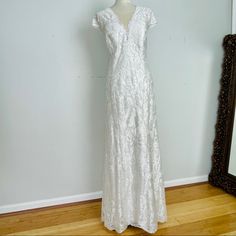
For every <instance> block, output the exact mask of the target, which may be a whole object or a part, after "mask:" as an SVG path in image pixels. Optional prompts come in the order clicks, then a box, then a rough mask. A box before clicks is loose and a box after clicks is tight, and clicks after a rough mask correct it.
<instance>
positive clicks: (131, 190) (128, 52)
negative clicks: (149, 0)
mask: <svg viewBox="0 0 236 236" xmlns="http://www.w3.org/2000/svg"><path fill="white" fill-rule="evenodd" d="M156 24H157V20H156V18H155V16H154V13H153V11H152V10H151V9H150V8H148V7H143V6H136V8H135V11H134V13H133V15H132V17H131V19H130V21H129V24H128V26H127V27H125V26H124V25H123V24H122V23H121V21H120V19H119V17H118V16H117V15H116V14H115V13H114V12H113V10H112V9H111V8H106V9H104V10H101V11H99V12H97V13H96V14H95V15H94V16H93V19H92V26H93V27H95V28H96V29H98V30H100V31H101V32H102V33H104V36H105V40H106V44H107V48H108V50H109V55H110V60H109V67H108V73H107V77H106V133H105V162H104V174H103V196H102V211H101V221H102V222H104V225H105V226H106V227H107V228H108V229H110V230H116V232H117V233H122V232H123V231H124V230H125V229H126V228H127V227H128V225H132V226H136V227H140V228H142V229H143V230H145V231H147V232H149V233H154V232H155V231H157V229H158V221H159V222H165V221H167V210H166V200H165V190H164V183H163V176H162V172H161V160H160V147H159V140H158V130H157V112H156V104H155V94H154V91H153V80H152V75H151V73H150V71H149V68H148V65H147V60H146V41H147V40H146V39H147V32H148V29H149V28H151V27H153V26H155V25H156Z"/></svg>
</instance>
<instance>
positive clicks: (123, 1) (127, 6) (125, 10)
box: [110, 0, 136, 29]
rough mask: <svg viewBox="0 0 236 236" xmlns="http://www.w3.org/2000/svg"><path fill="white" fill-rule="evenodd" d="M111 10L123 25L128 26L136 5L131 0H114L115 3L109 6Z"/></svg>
mask: <svg viewBox="0 0 236 236" xmlns="http://www.w3.org/2000/svg"><path fill="white" fill-rule="evenodd" d="M110 8H111V9H112V10H113V12H114V13H115V14H116V15H117V17H118V18H119V20H120V22H121V23H122V24H123V25H124V27H125V28H126V29H127V28H128V23H129V21H130V19H131V18H132V16H133V14H134V12H135V9H136V6H135V5H134V4H133V3H132V1H131V0H116V2H115V4H114V5H112V6H111V7H110Z"/></svg>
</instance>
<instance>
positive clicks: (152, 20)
mask: <svg viewBox="0 0 236 236" xmlns="http://www.w3.org/2000/svg"><path fill="white" fill-rule="evenodd" d="M145 11H146V16H147V28H148V29H150V28H152V27H154V26H156V25H157V18H156V16H155V13H154V12H153V10H152V9H151V8H149V7H145Z"/></svg>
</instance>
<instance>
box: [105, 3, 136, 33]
mask: <svg viewBox="0 0 236 236" xmlns="http://www.w3.org/2000/svg"><path fill="white" fill-rule="evenodd" d="M108 9H109V10H110V11H111V13H112V14H113V15H114V16H115V18H116V19H117V21H118V24H119V25H120V26H121V27H122V28H123V29H124V31H125V33H126V34H128V33H129V28H130V24H131V22H132V21H133V18H134V16H135V15H136V12H137V9H138V6H137V5H136V6H135V9H134V12H133V14H132V16H131V17H130V19H129V22H128V25H127V28H126V27H125V25H124V24H123V23H122V22H121V20H120V18H119V16H118V15H117V14H116V13H115V12H114V11H113V10H112V8H111V7H108Z"/></svg>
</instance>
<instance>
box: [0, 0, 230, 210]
mask: <svg viewBox="0 0 236 236" xmlns="http://www.w3.org/2000/svg"><path fill="white" fill-rule="evenodd" d="M135 3H136V4H138V5H143V6H148V7H151V8H152V9H153V11H154V12H155V14H156V16H157V18H158V23H159V24H158V26H157V27H155V28H153V29H152V30H151V31H150V33H149V38H148V59H149V63H150V68H151V71H152V73H153V78H154V85H155V91H156V97H157V101H156V102H157V109H158V120H159V123H158V125H159V137H160V148H161V156H162V164H163V175H164V178H165V181H166V186H167V185H168V183H169V185H171V183H172V185H174V183H177V182H178V180H179V181H180V182H181V181H182V179H184V178H187V179H188V178H190V179H189V180H191V178H193V179H194V178H201V177H202V176H203V177H205V178H206V177H207V175H208V173H209V170H210V160H211V153H212V142H213V139H214V132H215V130H214V125H215V122H216V111H217V105H218V101H217V96H218V92H219V79H220V73H221V63H222V57H223V49H222V47H221V44H222V40H223V37H224V35H226V34H228V33H230V32H231V0H224V1H222V0H174V1H173V0H165V1H164V0H163V1H161V0H155V1H154V0H146V1H141V0H140V1H135ZM112 4H113V1H108V0H100V1H93V0H88V1H84V2H83V3H82V2H81V1H77V0H59V1H58V0H40V1H39V0H0V50H1V53H0V117H1V122H0V206H1V208H0V212H1V211H2V212H4V211H5V212H6V211H11V210H13V209H16V208H17V207H16V206H17V205H14V204H18V203H27V202H31V201H39V200H42V201H45V202H47V201H48V199H51V198H53V199H54V198H57V197H62V199H67V200H68V199H69V198H67V197H68V196H72V198H71V201H72V199H73V196H75V197H74V200H76V199H77V200H78V199H82V198H83V197H81V196H82V195H80V194H83V193H99V194H100V193H101V192H100V191H101V181H102V178H101V176H102V167H103V160H104V155H103V153H104V150H103V135H104V125H105V121H104V111H105V110H104V109H105V107H104V101H105V97H104V96H105V74H106V70H107V61H108V51H107V49H106V45H105V41H104V37H103V35H102V33H100V32H99V31H96V30H95V29H93V28H92V26H91V19H92V16H93V14H95V12H96V11H99V10H101V9H104V8H106V7H108V6H110V5H112ZM168 181H169V182H168ZM182 182H183V181H182ZM190 182H191V181H190ZM97 191H98V192H97ZM99 194H98V195H99ZM95 195H96V194H95ZM95 195H91V196H92V198H93V197H94V196H95ZM80 197H81V198H80ZM84 198H85V199H86V198H88V196H87V195H85V197H84ZM62 201H63V200H61V202H62ZM68 201H69V200H68ZM59 202H60V201H59ZM54 203H55V202H54ZM8 204H13V205H10V206H9V205H8ZM38 204H39V202H38ZM45 204H46V203H45ZM48 204H49V202H48ZM39 205H40V204H39ZM46 205H47V204H46ZM13 206H14V207H15V208H14V207H13ZM26 206H27V204H25V205H22V207H21V209H23V208H24V207H25V208H26ZM31 206H32V207H33V206H36V204H32V205H31ZM4 207H5V208H4ZM19 209H20V207H19Z"/></svg>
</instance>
